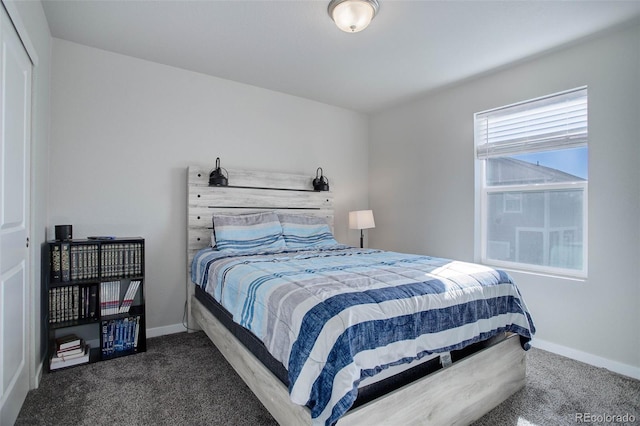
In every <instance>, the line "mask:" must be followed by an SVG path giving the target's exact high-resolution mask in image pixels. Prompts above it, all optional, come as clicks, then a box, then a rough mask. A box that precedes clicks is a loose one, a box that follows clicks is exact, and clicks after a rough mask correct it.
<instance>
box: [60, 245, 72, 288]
mask: <svg viewBox="0 0 640 426" xmlns="http://www.w3.org/2000/svg"><path fill="white" fill-rule="evenodd" d="M70 251H71V249H70V245H69V243H62V244H60V271H61V273H60V274H61V278H62V281H69V280H70V279H71V253H70Z"/></svg>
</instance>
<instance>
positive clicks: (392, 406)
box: [186, 166, 526, 426]
mask: <svg viewBox="0 0 640 426" xmlns="http://www.w3.org/2000/svg"><path fill="white" fill-rule="evenodd" d="M234 175H235V176H238V177H239V179H238V180H237V181H236V182H237V183H235V185H238V186H241V187H242V188H240V189H241V191H240V192H238V195H237V196H233V195H229V194H230V193H231V194H232V193H233V189H232V188H223V189H222V190H221V189H220V188H215V187H214V188H208V187H207V184H206V179H208V171H206V168H205V167H202V166H191V167H189V170H188V181H189V182H188V186H189V205H188V217H189V227H188V232H187V235H188V248H187V261H188V269H190V267H191V260H192V259H193V256H194V254H195V252H196V251H197V250H198V249H200V248H202V247H205V246H206V245H207V244H208V237H209V233H210V232H211V230H210V225H208V224H209V223H210V219H211V214H212V213H213V212H214V211H229V210H231V211H234V212H237V213H240V212H242V211H255V210H261V209H274V210H282V209H286V210H288V211H292V210H294V211H296V210H302V211H304V212H306V213H308V214H316V215H321V216H323V217H326V218H327V219H328V220H329V221H330V222H331V223H332V220H333V208H332V206H331V202H332V197H331V194H330V193H314V192H312V191H308V190H306V189H304V188H310V186H311V178H312V176H308V177H307V176H300V175H284V174H281V173H264V172H260V173H256V172H243V171H237V172H234V173H233V174H231V176H230V179H229V181H230V182H229V184H230V185H234V183H232V177H233V176H234ZM270 176H271V177H272V179H270ZM265 179H266V181H270V182H271V183H267V184H266V185H267V188H265ZM274 185H275V186H274ZM281 185H284V186H281ZM291 187H294V188H302V189H294V190H293V191H299V192H297V193H296V192H290V191H289V189H287V190H283V188H291ZM247 188H251V189H249V191H250V192H249V193H248V194H247V193H245V192H242V191H244V190H246V189H247ZM273 188H277V189H276V190H274V189H273ZM263 190H264V191H263ZM230 191H231V192H230ZM253 191H259V192H260V193H261V194H262V193H263V192H264V193H265V194H267V195H265V196H263V195H259V196H258V198H257V199H258V200H259V201H258V203H257V204H256V203H255V202H253V201H251V198H252V197H253V195H254V194H255V192H253ZM212 193H213V194H218V195H211V194H212ZM204 194H207V195H204ZM247 195H249V197H247ZM280 198H281V199H282V201H281V202H280V201H275V200H277V199H280ZM252 203H253V204H252ZM291 203H293V204H291ZM291 205H293V207H291ZM186 290H187V306H188V308H187V309H188V312H187V322H188V327H189V330H190V331H193V330H198V329H202V330H204V332H205V333H206V334H207V336H209V338H210V339H211V341H212V342H213V344H214V345H215V346H216V347H217V348H218V350H220V352H221V353H222V354H223V355H224V357H225V358H226V359H227V361H228V362H229V364H231V366H232V367H233V368H234V369H235V371H236V372H237V373H238V374H239V375H240V377H241V378H242V380H244V382H245V383H246V384H247V386H249V388H250V389H251V391H252V392H253V393H254V394H255V395H256V396H257V397H258V399H259V400H260V402H261V403H262V404H263V405H264V406H265V408H266V409H267V410H268V411H269V413H271V415H272V416H273V417H274V418H275V419H276V421H277V422H278V423H279V424H281V425H285V426H286V425H291V426H300V425H311V415H310V412H309V410H308V409H307V408H306V407H303V406H300V405H296V404H294V403H292V402H291V400H290V399H289V393H288V390H287V388H286V387H285V386H284V385H283V384H282V382H280V380H278V378H277V377H275V376H274V375H273V373H271V372H270V371H269V370H268V369H267V368H266V367H265V366H264V365H263V364H262V363H261V362H260V361H259V360H258V359H257V358H256V357H255V356H254V355H253V354H252V353H251V352H249V351H248V350H247V349H246V348H245V347H244V345H243V344H242V343H240V342H239V341H238V340H237V339H236V338H235V337H234V336H233V335H232V334H231V332H229V331H228V330H227V329H226V328H225V327H224V326H223V325H222V324H221V323H220V322H219V321H218V320H217V319H216V318H215V317H214V316H213V314H211V312H209V311H208V310H207V308H206V307H204V306H203V305H202V304H201V303H200V301H198V300H197V299H196V298H195V294H194V293H195V289H194V284H193V283H192V282H191V275H190V272H187V283H186ZM525 371H526V364H525V352H524V351H523V350H522V348H521V346H520V339H519V336H517V335H512V336H510V337H508V338H507V339H505V340H503V341H501V342H499V343H496V344H495V345H493V346H490V347H487V348H485V349H483V350H481V351H479V352H476V353H475V354H473V355H470V356H468V357H466V358H464V359H462V360H459V361H457V362H456V363H454V364H453V365H451V366H449V367H446V368H443V369H441V370H438V371H436V372H434V373H432V374H430V375H428V376H425V377H423V378H421V379H418V380H416V381H414V382H412V383H410V384H408V385H406V386H404V387H402V388H400V389H397V390H395V391H393V392H390V393H388V394H386V395H383V396H381V397H379V398H377V399H375V400H373V401H371V402H369V403H367V404H364V405H362V406H360V407H357V408H355V409H353V410H351V411H349V412H347V414H345V415H344V416H343V417H342V418H341V419H340V420H339V421H338V423H337V424H338V425H339V426H347V425H362V426H365V425H371V424H376V425H466V424H469V423H472V422H473V421H475V420H477V419H479V418H480V417H482V416H483V415H484V414H486V413H487V412H489V411H490V410H491V409H493V408H494V407H496V406H497V405H499V404H500V403H502V402H503V401H504V400H505V399H507V398H508V397H509V396H511V395H512V394H514V393H515V392H517V391H518V390H519V389H521V388H522V387H523V386H524V383H525Z"/></svg>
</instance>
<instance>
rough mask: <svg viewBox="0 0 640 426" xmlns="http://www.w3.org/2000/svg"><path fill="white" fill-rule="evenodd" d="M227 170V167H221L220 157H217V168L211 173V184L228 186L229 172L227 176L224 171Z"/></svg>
mask: <svg viewBox="0 0 640 426" xmlns="http://www.w3.org/2000/svg"><path fill="white" fill-rule="evenodd" d="M223 170H224V171H225V172H227V170H226V169H222V168H220V157H218V158H216V168H215V169H213V170H212V171H211V173H210V174H209V186H227V185H229V178H228V176H229V172H227V176H225V175H224V174H223V173H222V171H223Z"/></svg>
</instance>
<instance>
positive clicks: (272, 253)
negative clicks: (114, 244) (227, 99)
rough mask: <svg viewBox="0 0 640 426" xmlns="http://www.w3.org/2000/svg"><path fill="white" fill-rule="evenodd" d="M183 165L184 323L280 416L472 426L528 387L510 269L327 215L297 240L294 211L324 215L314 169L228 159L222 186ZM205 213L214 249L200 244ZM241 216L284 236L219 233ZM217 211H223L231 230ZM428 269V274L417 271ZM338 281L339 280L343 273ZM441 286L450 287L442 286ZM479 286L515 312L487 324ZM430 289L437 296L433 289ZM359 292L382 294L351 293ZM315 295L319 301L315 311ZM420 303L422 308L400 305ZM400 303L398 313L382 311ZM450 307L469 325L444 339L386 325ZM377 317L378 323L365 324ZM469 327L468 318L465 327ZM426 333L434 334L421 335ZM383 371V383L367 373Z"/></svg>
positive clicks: (528, 330) (524, 319) (521, 316)
mask: <svg viewBox="0 0 640 426" xmlns="http://www.w3.org/2000/svg"><path fill="white" fill-rule="evenodd" d="M187 173H188V232H187V234H188V250H187V261H188V265H189V271H188V274H187V280H186V281H187V287H186V289H187V322H188V327H189V329H190V330H194V329H202V330H204V331H205V332H206V333H207V335H208V336H209V338H210V339H211V340H212V341H213V343H214V344H215V345H216V346H217V348H218V349H219V350H220V351H221V353H222V354H223V355H224V356H225V358H226V359H227V361H228V362H229V363H230V364H231V365H232V366H233V367H234V369H235V370H236V371H237V372H238V374H239V375H240V376H241V377H242V379H243V380H244V381H245V383H246V384H247V385H248V386H249V388H250V389H251V390H252V391H253V392H254V394H255V395H256V396H257V397H258V399H259V400H260V401H261V402H262V404H263V405H264V406H265V407H266V408H267V410H269V412H270V413H271V414H272V415H273V417H274V418H275V419H276V420H277V421H278V423H280V424H283V425H303V424H307V425H311V424H335V423H336V422H337V424H338V425H350V424H354V425H355V424H362V425H364V424H371V419H376V423H382V424H468V423H470V422H472V421H474V420H476V419H477V418H479V417H481V416H482V415H483V414H485V413H486V412H488V411H489V410H491V409H492V408H493V407H495V406H497V405H498V404H499V403H501V402H502V401H504V400H505V399H506V398H508V397H509V396H510V395H512V394H513V393H515V392H516V391H517V390H518V389H520V388H521V387H522V386H523V385H524V377H525V351H524V350H523V348H526V347H527V345H528V340H529V339H530V338H531V335H532V334H533V332H534V328H533V324H532V322H531V318H530V317H529V314H528V312H527V311H526V307H525V306H524V303H523V302H522V301H521V298H520V295H519V293H518V292H517V288H515V286H513V285H512V284H511V283H509V280H508V276H506V274H504V273H502V272H500V271H495V270H492V269H489V268H486V267H483V266H480V265H473V264H468V263H464V262H454V261H448V260H445V259H437V258H430V257H426V256H417V255H407V254H400V253H389V252H382V251H380V250H374V249H357V248H352V247H346V246H342V245H340V244H338V243H337V242H336V241H334V240H333V237H332V235H331V233H330V228H328V227H326V226H325V228H328V229H329V232H327V233H321V232H316V233H314V234H313V236H314V237H318V238H319V240H318V241H320V240H322V241H320V242H319V243H318V244H317V245H316V244H315V243H314V244H313V247H308V246H307V245H305V244H307V242H308V235H304V241H305V243H304V244H302V243H301V244H299V245H297V244H298V243H299V241H298V240H295V239H294V237H299V235H298V236H296V235H295V234H296V231H295V229H296V226H298V221H299V220H300V218H307V219H304V220H305V221H306V220H309V221H310V223H316V224H319V223H326V224H328V226H329V227H330V226H331V225H332V223H333V206H332V204H333V203H332V201H333V199H332V194H331V193H330V192H315V191H313V190H312V189H311V188H312V186H311V181H312V177H311V176H302V175H291V174H282V173H264V172H259V173H258V172H252V171H242V170H231V171H229V181H230V185H231V186H229V187H209V186H208V183H207V182H208V173H209V172H208V170H207V167H206V166H205V167H203V166H190V167H189V168H188V171H187ZM214 214H215V215H216V221H217V222H216V223H218V225H217V226H216V229H217V231H218V232H217V233H216V236H217V237H218V239H217V241H216V243H217V245H218V246H219V247H220V248H221V250H219V251H216V250H211V249H210V248H208V247H209V246H210V245H211V244H212V222H211V218H212V215H214ZM225 217H226V218H227V219H224V218H225ZM237 218H242V220H247V219H246V218H258V219H259V221H260V223H261V224H266V225H264V226H265V227H266V228H268V229H271V230H273V229H276V227H277V225H281V226H282V228H279V229H281V230H282V229H284V231H283V233H284V235H285V236H288V238H287V242H288V245H287V244H285V245H284V246H283V245H282V244H284V243H283V241H281V240H284V239H283V238H280V237H278V238H275V237H274V238H272V237H273V236H274V235H275V231H274V232H264V231H262V230H261V231H260V232H261V233H263V234H261V238H262V237H264V238H265V239H264V241H263V243H264V244H266V246H268V249H264V247H265V246H264V245H262V244H261V245H260V246H259V247H258V248H257V250H256V248H255V247H245V246H241V247H240V246H238V247H236V246H233V247H231V246H229V247H226V246H225V244H226V243H230V244H232V245H233V244H236V243H237V239H235V238H229V237H228V236H229V235H233V234H232V233H231V234H228V233H226V232H227V231H229V230H232V231H231V232H233V230H235V229H236V228H238V226H237V223H238V222H237V220H238V219H237ZM310 218H320V219H321V220H320V221H314V220H313V219H310ZM224 220H229V221H230V222H229V226H228V227H227V228H225V226H224V225H225V223H224ZM251 220H254V219H251ZM256 220H257V219H256ZM251 226H253V225H251ZM311 228H314V226H311ZM325 228H322V229H325ZM242 229H244V228H242ZM251 229H253V228H251ZM292 229H293V230H294V231H291V230H292ZM287 230H289V231H287ZM316 231H317V229H316ZM223 232H225V233H223ZM252 232H253V231H252ZM314 232H315V231H314ZM272 234H273V235H272ZM326 234H328V235H326ZM251 241H254V240H251ZM325 243H326V244H325ZM227 249H229V250H227ZM194 260H195V261H194ZM347 261H348V262H350V263H349V264H348V265H345V264H344V262H347ZM192 264H193V266H192ZM298 264H301V265H302V266H300V268H298ZM381 266H382V267H381ZM294 268H295V269H294ZM425 268H426V269H425ZM318 271H321V272H318ZM354 272H355V274H354ZM425 274H427V275H428V276H429V279H426V278H425V279H418V278H419V277H421V276H422V275H425ZM438 274H441V276H439V275H438ZM326 277H329V278H326ZM362 277H365V278H366V279H364V278H362ZM342 279H344V281H345V282H342V283H340V284H338V281H340V280H342ZM326 280H330V281H331V282H325V281H326ZM365 281H368V282H375V283H378V284H379V285H378V287H376V288H375V289H369V288H367V289H364V287H359V286H360V285H362V286H365V285H367V286H368V285H370V284H367V282H365ZM421 281H423V282H421ZM476 281H486V283H485V284H483V285H485V287H486V288H481V289H480V288H479V286H477V285H476ZM196 283H197V285H196ZM257 283H258V284H257ZM310 283H311V285H310ZM425 283H428V285H427V286H426V287H425V286H424V285H423V284H425ZM443 283H445V284H443ZM418 284H420V285H421V286H420V287H417V285H418ZM235 286H237V287H235ZM341 286H342V289H341V290H339V291H338V288H340V287H341ZM443 287H452V288H453V289H454V291H453V293H451V292H444V290H443ZM283 288H284V290H283ZM425 288H426V290H425ZM398 289H401V291H402V292H409V293H410V294H408V295H405V296H406V297H398V300H407V301H409V302H410V303H404V302H403V303H399V302H398V300H396V299H388V298H386V297H387V296H380V295H386V294H389V292H390V291H391V292H397V291H399V290H398ZM447 291H448V290H447ZM415 292H418V293H420V294H416V293H415ZM421 292H422V293H421ZM456 292H457V293H456ZM474 292H475V293H477V292H489V293H490V294H492V295H493V296H492V298H495V299H499V300H501V303H503V305H504V306H502V305H501V306H502V307H501V308H500V309H505V311H504V312H502V311H501V315H502V316H504V315H507V316H509V315H512V316H513V317H512V318H511V317H510V318H509V319H508V320H507V321H506V323H505V324H503V325H495V324H491V323H489V322H490V321H493V319H492V318H490V316H489V315H485V314H483V313H482V312H483V309H485V308H486V306H485V305H486V301H484V300H480V299H478V300H476V296H471V295H472V294H474ZM496 292H497V293H496ZM503 292H504V293H503ZM423 293H424V294H423ZM426 293H434V294H435V299H434V298H433V297H432V296H434V295H427V294H426ZM454 293H455V294H459V295H460V297H467V299H466V300H465V305H463V304H462V303H461V302H459V301H456V300H454V301H453V302H452V297H453V296H451V294H454ZM240 294H244V295H249V296H250V297H248V298H240V297H239V296H238V295H240ZM285 294H287V295H292V294H295V295H296V297H293V296H290V297H289V296H287V297H284V296H283V295H285ZM362 294H366V297H368V298H374V299H375V298H376V297H380V298H381V300H376V302H375V303H373V304H369V303H367V302H361V301H357V300H356V298H357V297H360V295H362ZM443 295H444V296H443ZM303 296H304V297H303ZM494 296H495V297H494ZM264 297H266V298H264ZM394 297H396V296H394ZM423 297H424V299H423ZM455 297H458V296H455ZM287 299H291V300H293V301H294V304H293V305H292V307H290V308H287V307H286V306H285V305H284V303H285V301H286V300H287ZM320 299H322V300H323V303H322V305H323V308H322V309H321V310H317V309H318V306H319V305H321V304H316V302H317V300H320ZM416 300H421V301H422V302H419V303H418V304H420V303H422V304H426V305H428V306H429V307H430V308H431V309H426V308H425V307H424V306H423V307H422V308H420V309H418V310H417V311H416V312H413V311H412V312H410V313H408V312H405V311H403V309H409V308H407V307H406V306H405V305H407V304H416V303H417V302H416ZM434 300H436V302H434ZM338 301H339V302H338ZM325 303H327V304H329V305H331V304H333V305H331V306H332V308H331V309H334V310H335V313H334V314H335V315H334V314H332V315H326V314H325V312H326V311H327V309H326V306H329V305H325ZM434 303H435V305H433V304H434ZM345 304H346V305H349V306H348V307H347V308H345V306H346V305H345ZM466 304H468V305H469V306H473V309H472V310H471V311H473V312H480V313H479V315H481V316H482V318H480V320H477V321H472V320H469V319H468V318H467V317H468V315H469V314H468V312H467V311H465V312H464V313H459V312H458V310H459V306H466ZM223 305H224V306H223ZM336 306H337V307H336ZM370 306H375V309H373V310H372V309H370V308H369V307H370ZM436 308H437V309H436ZM396 309H398V310H400V311H401V312H402V315H398V313H397V312H396V313H394V314H393V315H391V317H392V319H387V318H383V315H385V316H386V315H387V313H388V312H391V311H394V312H395V310H396ZM411 309H414V308H413V307H412V308H411ZM492 309H493V308H492ZM329 310H330V309H329ZM381 311H385V312H384V313H381ZM345 312H347V314H345ZM435 312H437V313H438V314H436V313H435ZM456 312H458V313H456ZM429 315H435V316H434V317H433V318H432V317H427V316H429ZM443 315H444V316H443ZM456 315H459V316H461V318H467V319H466V320H464V321H466V322H468V323H469V326H468V327H467V326H464V327H458V328H456V332H455V333H454V334H456V340H453V341H449V340H446V341H445V340H442V339H443V337H442V336H444V335H446V334H447V333H449V334H451V333H452V331H451V330H450V329H448V328H446V327H443V329H442V330H438V332H432V333H425V332H424V330H423V331H420V330H413V331H411V333H414V334H412V335H411V336H410V337H409V336H408V334H410V333H409V332H406V333H408V334H407V336H403V337H402V338H398V337H396V336H393V333H386V332H383V331H381V330H394V333H395V330H397V329H399V326H398V325H397V324H395V325H393V326H389V324H388V322H389V321H398V319H400V320H401V322H406V318H414V322H415V318H417V317H416V316H419V318H421V321H417V323H420V324H422V323H429V322H431V323H434V324H440V323H441V322H442V321H441V319H442V318H444V319H445V320H447V319H449V318H453V317H454V316H456ZM323 316H326V318H324V317H323ZM358 316H362V317H364V318H366V319H367V320H366V321H363V320H362V318H360V319H358ZM496 316H498V315H496ZM321 318H324V319H322V320H321ZM434 318H435V319H438V318H440V320H438V321H435V320H434ZM324 321H326V323H325V322H324ZM350 321H353V323H350ZM434 321H435V322H434ZM267 324H268V325H267ZM282 324H284V325H282ZM363 324H364V325H363ZM372 324H375V327H381V328H380V329H378V328H375V329H371V328H370V327H372ZM478 324H480V325H478ZM361 326H362V327H361ZM340 327H343V328H340ZM482 327H486V329H484V328H482ZM413 328H414V329H415V328H416V327H415V325H414V326H413ZM467 328H469V329H473V330H468V333H469V334H468V335H467V334H466V333H467V331H466V329H467ZM246 329H250V330H251V332H247V331H246ZM327 330H329V332H327ZM461 330H465V331H461ZM367 333H368V334H372V335H375V336H376V338H375V340H376V343H375V345H372V344H370V343H368V341H367V340H366V339H362V338H361V336H362V335H365V334H367ZM387 334H388V335H389V337H388V341H386V340H384V339H386V338H387V337H385V336H387ZM427 334H428V335H430V336H431V337H430V339H431V340H430V341H427V340H423V339H424V336H425V335H427ZM307 335H311V336H312V340H311V341H310V342H311V343H308V342H306V341H305V340H304V339H302V336H304V337H305V338H306V337H307ZM433 336H435V339H436V340H435V341H436V342H437V344H436V343H434V340H433V339H434V337H433ZM438 339H440V340H438ZM305 342H306V343H305ZM318 342H320V343H318ZM327 342H328V343H327ZM338 342H342V343H341V344H338ZM356 346H357V347H356ZM400 361H407V362H408V361H411V362H412V363H413V362H416V363H418V365H410V366H406V365H404V364H405V363H404V362H400ZM422 361H424V362H422ZM284 366H286V367H284ZM391 370H393V371H394V374H390V373H389V371H391ZM396 370H397V371H399V373H398V374H395V371H396ZM380 372H382V373H385V374H382V373H381V374H377V373H380ZM385 375H386V377H385V378H384V380H379V381H377V380H373V381H371V380H370V381H369V382H367V380H368V379H369V378H370V377H374V379H377V378H378V376H385ZM400 377H402V379H399V378H400ZM360 382H362V383H360ZM365 382H366V383H367V385H366V386H364V385H363V384H364V383H365ZM369 383H371V384H370V385H369ZM358 385H360V386H359V387H358ZM370 389H373V390H372V391H370ZM294 401H295V403H294ZM305 402H306V405H305Z"/></svg>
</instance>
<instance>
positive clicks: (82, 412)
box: [16, 332, 640, 426]
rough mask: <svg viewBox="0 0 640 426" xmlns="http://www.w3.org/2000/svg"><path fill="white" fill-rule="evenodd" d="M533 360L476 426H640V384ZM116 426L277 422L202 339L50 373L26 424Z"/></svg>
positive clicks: (27, 408) (533, 354) (28, 407)
mask: <svg viewBox="0 0 640 426" xmlns="http://www.w3.org/2000/svg"><path fill="white" fill-rule="evenodd" d="M527 362H528V371H527V384H526V386H525V388H524V389H523V390H521V391H520V392H518V393H516V394H515V395H513V396H512V397H511V398H509V399H508V400H507V401H505V402H504V403H503V404H502V405H500V406H499V407H497V408H496V409H494V410H493V411H491V412H490V413H488V414H487V415H486V416H484V417H483V418H482V419H480V420H479V421H477V422H476V423H475V424H474V426H485V425H491V426H494V425H513V426H515V425H518V426H526V425H575V424H576V423H577V422H576V413H590V414H591V415H601V416H607V415H608V416H615V415H625V414H628V415H629V416H633V417H634V418H635V423H636V424H640V381H637V380H633V379H629V378H627V377H624V376H620V375H617V374H614V373H611V372H609V371H607V370H603V369H598V368H595V367H591V366H588V365H585V364H582V363H579V362H576V361H572V360H569V359H567V358H563V357H560V356H557V355H554V354H551V353H548V352H545V351H541V350H538V349H531V350H530V351H529V352H528V354H527ZM612 419H613V420H615V419H614V418H609V419H608V420H612ZM596 420H598V419H597V418H596ZM605 420H606V419H605ZM578 423H579V422H578ZM591 423H593V422H591ZM113 424H118V425H149V424H155V425H234V426H236V425H237V426H241V425H252V426H256V425H265V426H267V425H275V424H276V422H275V421H274V420H273V418H272V417H271V416H270V415H269V413H268V412H267V411H266V410H265V409H264V408H263V407H262V405H261V404H260V402H259V401H258V400H257V399H256V398H255V397H254V396H253V394H252V393H251V391H249V389H248V388H247V387H246V386H245V385H244V383H243V382H242V380H241V379H240V378H239V377H238V376H237V375H236V373H235V372H234V371H233V369H232V368H231V367H230V366H229V364H227V362H226V361H225V360H224V358H223V357H222V355H221V354H220V353H219V352H218V351H217V349H216V348H215V347H214V346H213V344H212V343H211V342H210V341H209V339H208V338H207V337H206V335H205V334H204V333H202V332H199V333H192V334H187V333H179V334H172V335H168V336H162V337H157V338H153V339H149V340H148V341H147V352H145V353H141V354H138V355H135V356H129V357H124V358H120V359H115V360H110V361H105V362H99V363H95V364H89V365H84V366H80V367H76V368H71V369H67V370H62V371H57V372H54V373H51V374H46V375H44V377H43V379H42V383H41V385H40V387H39V388H38V389H35V390H32V391H30V392H29V394H28V395H27V399H26V401H25V403H24V405H23V407H22V411H21V412H20V415H19V417H18V420H17V422H16V425H113ZM371 424H372V425H375V424H376V422H375V421H372V422H371ZM593 424H598V423H593ZM599 424H604V422H602V423H599ZM607 424H620V423H618V422H611V421H609V422H607Z"/></svg>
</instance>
